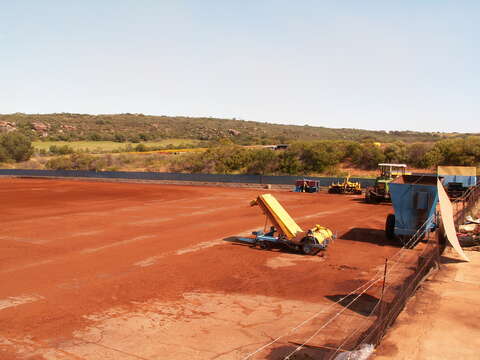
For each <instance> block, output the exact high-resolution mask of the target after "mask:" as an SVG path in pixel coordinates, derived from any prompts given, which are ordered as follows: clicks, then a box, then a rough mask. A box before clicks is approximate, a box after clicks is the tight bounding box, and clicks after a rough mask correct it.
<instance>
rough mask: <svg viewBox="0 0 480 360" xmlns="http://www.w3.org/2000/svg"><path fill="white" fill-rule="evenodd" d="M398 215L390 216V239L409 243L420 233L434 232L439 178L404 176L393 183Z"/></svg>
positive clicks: (387, 232)
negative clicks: (419, 231)
mask: <svg viewBox="0 0 480 360" xmlns="http://www.w3.org/2000/svg"><path fill="white" fill-rule="evenodd" d="M390 195H391V199H392V205H393V209H394V211H395V214H389V215H388V216H387V221H386V223H385V232H386V235H387V237H388V238H389V239H394V238H397V239H400V240H401V241H402V242H406V241H407V240H408V239H409V238H411V237H412V236H413V235H414V234H415V233H416V232H417V231H418V230H419V229H420V230H421V231H422V232H426V231H433V229H435V227H436V223H435V216H434V215H435V213H436V205H437V203H438V191H437V176H435V175H402V176H399V177H398V178H396V179H395V180H394V181H392V182H391V183H390Z"/></svg>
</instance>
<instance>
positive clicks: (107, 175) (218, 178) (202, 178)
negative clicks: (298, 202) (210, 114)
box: [0, 169, 375, 188]
mask: <svg viewBox="0 0 480 360" xmlns="http://www.w3.org/2000/svg"><path fill="white" fill-rule="evenodd" d="M1 175H3V176H29V177H30V176H33V177H72V178H95V179H132V180H168V181H197V182H212V183H245V184H271V185H292V186H293V185H294V183H295V180H298V179H302V178H303V177H302V176H270V175H224V174H183V173H161V172H133V171H132V172H130V171H80V170H28V169H0V176H1ZM306 178H308V179H310V180H318V181H319V182H320V186H328V185H330V184H331V183H332V182H335V181H343V178H336V177H310V176H309V177H306ZM350 181H358V182H360V184H361V185H362V187H363V188H365V187H367V186H372V185H373V184H374V183H375V179H366V178H351V179H350Z"/></svg>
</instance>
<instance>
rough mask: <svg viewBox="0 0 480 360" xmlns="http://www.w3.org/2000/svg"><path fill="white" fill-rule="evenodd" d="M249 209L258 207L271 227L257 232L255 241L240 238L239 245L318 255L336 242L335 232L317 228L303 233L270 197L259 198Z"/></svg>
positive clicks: (274, 199)
mask: <svg viewBox="0 0 480 360" xmlns="http://www.w3.org/2000/svg"><path fill="white" fill-rule="evenodd" d="M250 205H251V206H256V205H258V206H259V207H260V209H262V212H263V213H264V214H265V216H266V218H267V219H266V220H267V222H270V223H271V224H272V226H271V228H270V231H268V232H265V231H254V232H253V233H252V234H253V235H255V238H253V239H252V238H239V239H238V240H240V241H243V242H249V243H251V244H252V245H254V246H259V247H260V248H262V249H270V248H283V249H286V250H291V251H296V252H301V253H303V254H307V255H316V254H317V253H318V252H319V251H320V250H325V249H326V248H327V246H328V244H329V243H330V242H331V241H332V240H333V239H334V235H333V233H332V231H331V230H330V229H328V228H326V227H324V226H320V225H315V226H314V227H313V228H312V229H309V230H307V231H304V230H302V228H301V227H300V226H298V224H297V223H296V222H295V221H294V220H293V219H292V217H291V216H290V215H289V214H288V212H287V211H286V210H285V209H284V208H283V206H282V205H281V204H280V203H279V202H278V200H277V199H276V198H275V197H274V196H273V195H271V194H263V195H260V196H258V197H257V198H256V199H255V200H253V201H252V202H251V203H250ZM267 222H266V223H267Z"/></svg>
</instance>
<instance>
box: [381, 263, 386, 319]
mask: <svg viewBox="0 0 480 360" xmlns="http://www.w3.org/2000/svg"><path fill="white" fill-rule="evenodd" d="M387 266H388V259H387V258H386V259H385V268H384V270H383V283H382V293H381V294H380V319H382V318H383V307H384V306H383V295H384V293H385V282H386V279H387Z"/></svg>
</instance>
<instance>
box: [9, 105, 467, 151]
mask: <svg viewBox="0 0 480 360" xmlns="http://www.w3.org/2000/svg"><path fill="white" fill-rule="evenodd" d="M2 127H3V128H8V129H10V130H11V129H20V130H23V131H24V132H26V133H28V134H30V135H31V137H32V139H40V140H47V141H115V142H133V143H138V142H142V141H160V140H162V139H169V138H180V139H195V140H202V141H210V142H218V141H219V140H221V139H230V140H231V141H232V142H233V143H235V144H239V145H253V144H277V143H289V142H293V141H312V140H353V141H376V142H382V143H388V142H394V141H403V142H407V143H412V142H435V141H438V140H441V139H445V138H450V137H458V136H461V134H456V133H454V134H446V133H437V132H415V131H390V132H386V131H370V130H360V129H332V128H326V127H317V126H309V125H305V126H297V125H279V124H269V123H261V122H255V121H245V120H235V119H216V118H190V117H171V116H148V115H143V114H117V115H88V114H70V113H61V114H23V113H15V114H8V115H0V130H1V128H2Z"/></svg>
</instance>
